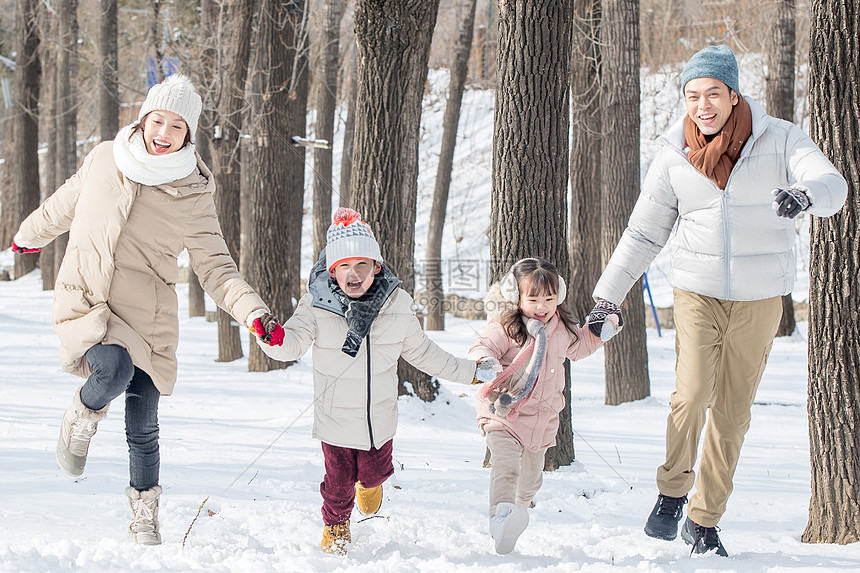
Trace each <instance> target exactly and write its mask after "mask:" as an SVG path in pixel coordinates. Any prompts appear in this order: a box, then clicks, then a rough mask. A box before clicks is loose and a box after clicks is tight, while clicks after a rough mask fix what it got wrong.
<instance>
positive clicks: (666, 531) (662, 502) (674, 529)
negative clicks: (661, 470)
mask: <svg viewBox="0 0 860 573" xmlns="http://www.w3.org/2000/svg"><path fill="white" fill-rule="evenodd" d="M685 503H687V496H686V495H685V496H683V497H669V496H668V495H663V494H662V493H661V494H660V495H659V496H657V504H656V505H655V506H654V509H652V510H651V515H649V516H648V521H646V522H645V534H646V535H648V536H649V537H656V538H657V539H665V540H666V541H672V540H673V539H675V538H676V537H678V522H680V521H681V517H682V516H683V515H684V504H685Z"/></svg>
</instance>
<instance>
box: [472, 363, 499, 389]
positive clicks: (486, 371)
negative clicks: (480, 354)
mask: <svg viewBox="0 0 860 573" xmlns="http://www.w3.org/2000/svg"><path fill="white" fill-rule="evenodd" d="M501 371H502V365H501V364H499V361H498V360H496V359H495V358H493V357H492V356H491V357H489V358H484V359H483V360H479V361H478V365H477V367H476V368H475V379H474V380H472V384H483V383H484V382H492V381H493V380H495V379H496V375H497V374H498V373H499V372H501Z"/></svg>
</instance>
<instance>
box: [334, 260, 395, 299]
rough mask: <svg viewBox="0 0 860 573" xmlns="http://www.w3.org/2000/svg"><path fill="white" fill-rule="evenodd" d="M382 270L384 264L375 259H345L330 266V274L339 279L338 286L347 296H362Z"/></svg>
mask: <svg viewBox="0 0 860 573" xmlns="http://www.w3.org/2000/svg"><path fill="white" fill-rule="evenodd" d="M381 270H382V265H381V264H379V263H378V262H376V261H374V260H373V259H344V260H342V261H340V262H338V263H337V264H336V265H335V266H334V267H332V268H330V269H329V270H328V274H329V275H331V277H332V278H334V280H336V281H337V286H339V287H340V288H341V290H342V291H343V292H345V293H346V296H348V297H350V298H360V297H361V296H362V295H364V293H366V292H367V289H369V288H370V285H372V284H373V279H374V278H375V277H376V275H377V274H378V273H379V271H381Z"/></svg>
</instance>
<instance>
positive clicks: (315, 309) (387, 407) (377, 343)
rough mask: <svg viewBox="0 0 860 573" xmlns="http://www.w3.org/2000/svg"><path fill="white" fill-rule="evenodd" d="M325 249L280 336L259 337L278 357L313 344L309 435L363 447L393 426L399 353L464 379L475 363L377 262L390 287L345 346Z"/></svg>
mask: <svg viewBox="0 0 860 573" xmlns="http://www.w3.org/2000/svg"><path fill="white" fill-rule="evenodd" d="M324 261H325V250H323V252H322V254H321V255H320V261H319V262H317V264H316V265H315V266H314V268H313V270H312V271H311V278H310V280H309V281H308V284H309V285H310V286H309V289H308V290H309V292H308V293H307V294H305V295H304V296H303V297H302V299H301V301H299V305H298V307H297V308H296V311H295V313H293V316H292V317H290V319H289V320H288V321H287V322H286V323H285V324H284V331H285V337H284V343H283V345H282V346H274V347H270V346H267V345H265V344H260V343H258V344H260V346H261V348H263V350H264V352H266V354H268V355H269V356H271V357H272V358H275V359H276V360H283V361H291V360H298V359H299V358H300V357H302V356H303V355H304V354H305V353H306V352H307V350H308V348H309V347H310V346H311V344H313V353H312V359H313V368H314V430H313V434H314V437H315V438H317V439H319V440H321V441H323V442H325V443H327V444H330V445H333V446H340V447H346V448H355V449H360V450H368V449H370V448H372V447H375V448H378V447H380V446H382V445H383V444H385V443H386V442H387V441H388V440H390V439H391V438H393V437H394V433H395V431H396V429H397V359H398V358H400V357H401V356H402V357H403V358H404V359H405V360H406V361H407V362H409V363H410V364H412V365H413V366H415V367H416V368H418V369H419V370H422V371H424V372H426V373H428V374H430V375H432V376H438V377H440V378H444V379H446V380H451V381H454V382H462V383H464V384H469V383H471V382H472V380H473V379H474V376H475V362H474V361H472V360H466V359H462V358H455V357H454V356H452V355H451V354H448V353H447V352H445V351H444V350H442V349H441V348H439V347H438V346H437V345H436V344H435V343H434V342H433V341H431V340H430V339H429V338H428V337H427V334H425V332H424V331H423V330H422V329H421V325H420V324H419V323H418V319H417V318H416V316H415V310H414V303H413V301H412V297H411V296H409V293H407V292H406V291H404V290H403V289H401V288H398V285H399V284H400V281H399V280H397V279H396V277H394V275H393V273H391V271H390V270H389V269H388V267H385V266H384V265H383V271H382V272H383V273H386V277H387V278H388V279H389V281H388V284H389V285H390V287H389V294H388V297H387V299H386V301H385V303H384V304H383V305H382V308H381V309H380V311H379V314H378V315H377V317H376V319H374V321H373V324H372V326H371V328H370V333H369V334H368V336H367V337H366V338H365V339H364V340H362V342H361V347H360V348H359V350H358V354H357V355H356V357H355V358H352V357H351V356H349V355H348V354H346V353H344V352H343V351H342V350H341V348H342V347H343V343H344V340H345V339H346V333H347V323H346V318H345V317H344V314H343V310H342V309H341V306H340V303H339V302H338V301H337V300H336V299H335V298H334V297H333V296H332V295H331V289H330V287H329V285H328V273H327V272H326V269H325V263H324Z"/></svg>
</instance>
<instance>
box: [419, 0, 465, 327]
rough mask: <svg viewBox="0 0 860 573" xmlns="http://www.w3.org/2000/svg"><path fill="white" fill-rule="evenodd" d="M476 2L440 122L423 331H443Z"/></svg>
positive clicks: (459, 45) (453, 67)
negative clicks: (451, 210)
mask: <svg viewBox="0 0 860 573" xmlns="http://www.w3.org/2000/svg"><path fill="white" fill-rule="evenodd" d="M476 4H477V2H476V0H466V6H465V7H466V16H465V18H463V20H462V21H461V22H460V39H459V42H457V50H456V53H455V54H454V62H453V64H452V65H451V70H450V74H451V80H450V86H449V89H448V103H447V104H446V106H445V117H444V119H443V120H442V148H441V150H440V152H439V167H438V168H437V170H436V187H435V189H434V190H433V206H432V208H431V210H430V225H429V229H428V231H427V255H426V260H425V264H424V269H425V276H426V278H427V322H426V326H427V330H445V308H444V302H445V293H444V290H443V287H442V264H443V263H442V230H443V229H444V227H445V215H446V213H447V211H448V193H449V190H450V188H451V171H452V169H453V167H454V147H455V146H456V144H457V125H458V124H459V123H460V107H461V105H462V103H463V90H464V88H465V85H466V76H467V74H468V73H469V55H470V54H471V52H472V32H473V30H474V28H475V5H476Z"/></svg>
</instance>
